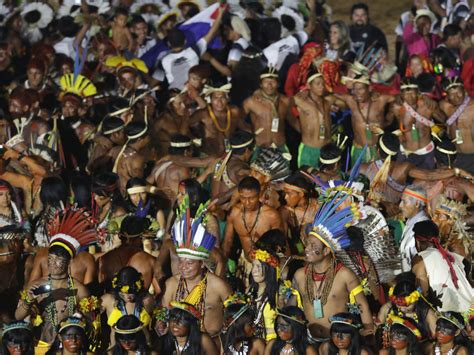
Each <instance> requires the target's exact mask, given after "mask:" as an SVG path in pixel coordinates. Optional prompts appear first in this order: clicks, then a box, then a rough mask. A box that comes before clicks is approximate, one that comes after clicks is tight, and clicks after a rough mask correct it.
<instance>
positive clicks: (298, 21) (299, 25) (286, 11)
mask: <svg viewBox="0 0 474 355" xmlns="http://www.w3.org/2000/svg"><path fill="white" fill-rule="evenodd" d="M283 15H286V16H290V17H291V18H292V19H293V20H294V21H295V29H294V31H295V32H299V31H303V29H304V20H303V18H302V16H301V15H300V14H299V13H297V12H296V11H295V10H293V9H292V8H290V7H287V6H280V7H279V8H277V9H276V10H274V11H273V12H272V17H276V18H277V19H279V20H280V22H281V18H282V16H283ZM282 29H284V31H283V32H286V33H282V37H286V36H287V35H289V34H290V33H288V31H287V30H286V29H285V27H284V26H282Z"/></svg>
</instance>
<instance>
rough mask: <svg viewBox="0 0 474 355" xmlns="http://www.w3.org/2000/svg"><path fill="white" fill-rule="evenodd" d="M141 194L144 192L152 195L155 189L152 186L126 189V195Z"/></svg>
mask: <svg viewBox="0 0 474 355" xmlns="http://www.w3.org/2000/svg"><path fill="white" fill-rule="evenodd" d="M141 192H146V193H150V194H153V193H155V192H156V187H154V186H134V187H131V188H129V189H127V193H128V194H139V193H141Z"/></svg>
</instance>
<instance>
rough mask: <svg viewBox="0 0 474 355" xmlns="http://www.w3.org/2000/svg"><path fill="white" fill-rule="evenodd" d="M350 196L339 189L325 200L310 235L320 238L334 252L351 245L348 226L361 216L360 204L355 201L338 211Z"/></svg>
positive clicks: (315, 218)
mask: <svg viewBox="0 0 474 355" xmlns="http://www.w3.org/2000/svg"><path fill="white" fill-rule="evenodd" d="M348 197H349V195H348V194H344V193H343V192H342V191H339V192H337V193H336V195H335V196H334V197H333V198H332V199H331V200H329V201H327V202H325V203H324V204H323V205H322V206H321V207H320V208H319V210H318V212H317V213H316V216H315V217H314V220H313V224H312V229H311V231H310V232H309V235H311V236H313V237H316V238H318V239H319V240H320V241H321V242H322V243H323V244H324V245H325V246H327V247H328V248H329V249H331V251H332V252H333V253H336V252H338V251H340V250H341V249H345V248H347V247H348V246H349V245H350V239H349V236H348V235H347V232H346V228H347V227H349V226H351V225H353V224H354V223H355V222H356V221H357V220H358V219H359V217H360V211H359V208H358V205H357V204H354V203H351V204H350V205H349V206H347V207H344V208H343V209H341V210H339V211H337V209H338V207H340V206H341V205H342V203H343V202H344V201H345V200H346V199H347V198H348Z"/></svg>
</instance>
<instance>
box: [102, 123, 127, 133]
mask: <svg viewBox="0 0 474 355" xmlns="http://www.w3.org/2000/svg"><path fill="white" fill-rule="evenodd" d="M123 127H125V125H121V126H118V127H115V128H111V129H109V130H108V131H103V132H102V134H104V135H108V134H112V133H115V132H118V131H120V130H121V129H123Z"/></svg>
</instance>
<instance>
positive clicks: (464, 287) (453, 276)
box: [412, 220, 474, 312]
mask: <svg viewBox="0 0 474 355" xmlns="http://www.w3.org/2000/svg"><path fill="white" fill-rule="evenodd" d="M413 233H414V236H415V241H416V248H417V250H418V255H417V256H415V257H414V258H413V262H412V265H413V266H412V271H413V273H414V274H415V275H416V278H417V281H418V283H419V285H420V286H421V289H422V292H423V295H425V296H427V295H428V291H429V289H431V290H433V291H434V292H436V295H437V297H438V298H439V299H440V302H441V306H439V307H438V308H439V310H441V311H453V312H465V311H466V309H468V308H469V305H470V304H471V302H472V300H473V299H474V288H473V287H472V286H471V284H470V283H469V280H468V279H467V277H466V273H465V271H464V264H463V259H464V258H463V257H462V256H461V255H458V254H457V253H454V252H449V251H447V250H446V249H444V248H443V246H442V245H441V244H440V240H439V228H438V226H437V225H436V224H435V223H434V222H433V221H431V220H425V221H422V222H418V223H416V224H415V225H414V227H413Z"/></svg>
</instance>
